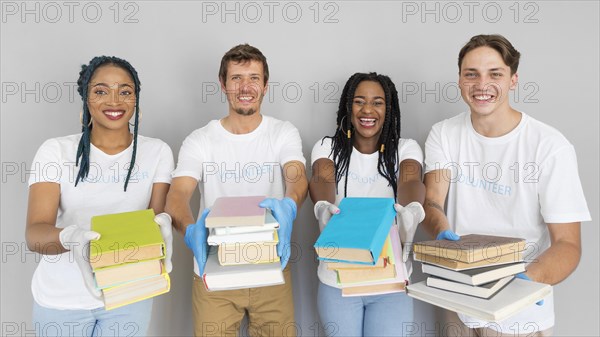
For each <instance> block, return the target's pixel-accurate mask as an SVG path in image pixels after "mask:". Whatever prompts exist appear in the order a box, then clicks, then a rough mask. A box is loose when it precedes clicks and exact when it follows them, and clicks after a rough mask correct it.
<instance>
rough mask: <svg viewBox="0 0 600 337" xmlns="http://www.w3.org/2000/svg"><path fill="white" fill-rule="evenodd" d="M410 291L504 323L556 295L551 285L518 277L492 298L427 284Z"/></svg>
mask: <svg viewBox="0 0 600 337" xmlns="http://www.w3.org/2000/svg"><path fill="white" fill-rule="evenodd" d="M406 288H407V294H408V296H410V297H413V298H415V299H417V300H420V301H423V302H427V303H430V304H433V305H435V306H438V307H440V308H444V309H448V310H451V311H455V312H459V313H462V314H465V315H469V316H472V317H475V318H478V319H481V320H485V321H492V322H499V321H502V320H504V319H506V318H508V317H510V316H512V315H514V314H516V313H518V312H519V311H521V310H523V309H525V308H527V307H528V306H530V305H534V304H535V303H536V302H538V301H540V300H542V299H543V298H544V297H546V296H548V295H550V294H551V293H552V287H551V286H550V285H548V284H544V283H538V282H533V281H526V280H522V279H518V278H515V279H513V280H512V281H511V282H509V283H508V284H507V285H506V286H505V287H504V288H502V289H501V290H500V291H498V292H497V293H496V294H495V295H494V296H492V297H491V298H489V299H484V298H478V297H474V296H469V295H465V294H459V293H454V292H451V291H446V290H441V289H436V288H433V287H429V286H427V284H425V281H422V282H419V283H415V284H411V285H409V286H407V287H406Z"/></svg>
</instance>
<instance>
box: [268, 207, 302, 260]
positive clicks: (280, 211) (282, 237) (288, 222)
mask: <svg viewBox="0 0 600 337" xmlns="http://www.w3.org/2000/svg"><path fill="white" fill-rule="evenodd" d="M258 206H260V207H262V208H268V209H270V210H271V212H272V213H273V217H274V218H275V220H277V222H279V229H278V230H277V235H278V236H279V243H277V255H279V258H280V259H281V269H285V266H286V265H287V263H288V260H289V259H290V253H291V248H292V247H291V246H290V241H291V239H292V228H293V225H294V220H295V219H296V212H297V206H296V202H295V201H294V200H292V199H291V198H288V197H286V198H283V199H275V198H266V199H265V200H263V201H261V203H260V204H258Z"/></svg>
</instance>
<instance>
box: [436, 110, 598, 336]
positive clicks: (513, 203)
mask: <svg viewBox="0 0 600 337" xmlns="http://www.w3.org/2000/svg"><path fill="white" fill-rule="evenodd" d="M437 169H449V170H450V172H451V174H450V177H447V178H448V179H450V189H449V192H448V204H447V217H448V221H449V223H450V226H451V227H452V229H453V230H454V231H455V232H456V233H457V234H459V235H465V234H470V233H478V234H490V235H500V236H514V237H521V238H524V239H525V240H526V251H525V254H524V256H525V259H526V262H532V261H533V260H534V259H535V258H536V257H537V256H539V255H540V254H541V253H542V252H544V251H545V250H546V249H547V248H548V247H549V246H550V237H549V232H548V228H547V225H546V224H547V223H569V222H581V221H589V220H591V217H590V213H589V211H588V208H587V203H586V201H585V197H584V195H583V190H582V188H581V182H580V181H579V174H578V171H577V158H576V156H575V149H574V148H573V145H571V144H570V143H569V142H568V141H567V139H566V138H565V137H564V136H563V135H562V134H561V133H560V132H559V131H557V130H556V129H554V128H552V127H550V126H548V125H546V124H544V123H541V122H539V121H537V120H535V119H533V118H532V117H530V116H528V115H526V114H524V113H523V114H522V118H521V122H520V123H519V125H518V126H517V127H516V128H515V129H514V130H512V131H511V132H509V133H508V134H506V135H504V136H501V137H495V138H488V137H484V136H482V135H480V134H478V133H477V132H476V131H475V129H473V125H472V123H471V119H470V114H469V113H462V114H460V115H458V116H456V117H454V118H450V119H447V120H444V121H442V122H439V123H437V124H435V125H434V126H433V128H432V130H431V132H430V133H429V137H428V138H427V141H426V143H425V172H430V171H433V170H437ZM459 316H460V317H461V319H462V320H463V322H465V323H466V324H467V325H469V324H468V323H469V322H473V323H474V325H472V326H473V327H477V326H479V327H481V326H485V325H486V324H487V322H484V321H480V320H476V319H474V318H471V317H468V316H464V315H459ZM552 326H554V304H553V298H552V295H551V296H548V298H546V299H545V303H544V305H542V306H537V305H533V306H531V307H530V308H528V309H526V310H524V311H522V312H520V313H519V314H517V315H515V316H513V317H511V318H508V319H506V320H505V321H503V322H500V324H490V325H489V327H490V328H492V329H495V330H499V329H502V331H503V333H514V332H515V331H516V330H515V329H517V328H518V329H519V331H521V333H522V332H523V331H527V332H530V331H532V329H533V328H536V330H545V329H548V328H550V327H552Z"/></svg>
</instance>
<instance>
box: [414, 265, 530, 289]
mask: <svg viewBox="0 0 600 337" xmlns="http://www.w3.org/2000/svg"><path fill="white" fill-rule="evenodd" d="M421 270H422V271H423V273H425V274H430V275H434V276H438V277H441V278H445V279H447V280H452V281H456V282H460V283H464V284H470V285H472V286H478V285H481V284H484V283H488V282H492V281H495V280H499V279H501V278H503V277H506V276H509V275H515V274H518V273H522V272H524V271H525V263H524V262H517V263H511V264H504V265H498V266H488V267H482V268H475V269H468V270H462V271H454V270H450V269H446V268H443V267H438V266H435V265H432V264H427V263H423V264H422V265H421Z"/></svg>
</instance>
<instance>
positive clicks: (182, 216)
mask: <svg viewBox="0 0 600 337" xmlns="http://www.w3.org/2000/svg"><path fill="white" fill-rule="evenodd" d="M165 212H167V213H168V214H169V215H170V216H171V218H172V220H173V227H175V229H176V230H177V231H179V232H180V233H182V234H185V229H186V227H187V225H189V224H191V223H194V216H193V215H192V209H191V208H190V205H189V202H188V201H186V200H183V198H182V197H181V196H180V195H178V194H176V193H173V194H172V193H169V195H168V197H167V203H166V205H165Z"/></svg>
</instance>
